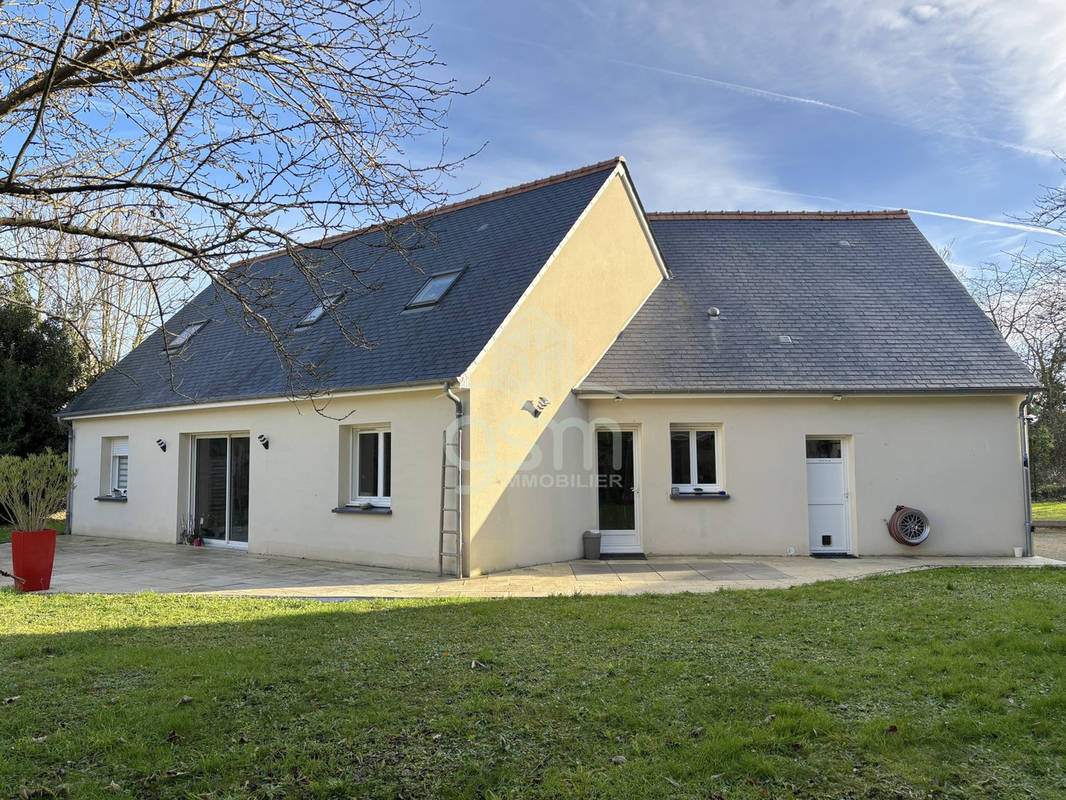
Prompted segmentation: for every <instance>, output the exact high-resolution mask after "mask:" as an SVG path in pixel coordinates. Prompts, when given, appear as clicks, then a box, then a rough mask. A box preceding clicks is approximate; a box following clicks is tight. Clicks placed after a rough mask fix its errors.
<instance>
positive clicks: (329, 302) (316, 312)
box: [296, 292, 344, 331]
mask: <svg viewBox="0 0 1066 800" xmlns="http://www.w3.org/2000/svg"><path fill="white" fill-rule="evenodd" d="M343 299H344V292H337V293H336V294H328V295H326V297H325V299H324V300H323V301H322V302H321V303H319V304H318V305H317V306H315V307H314V308H312V309H311V310H310V311H308V312H307V314H306V315H305V316H304V318H303V319H302V320H300V321H299V322H298V323H296V330H298V331H300V330H303V329H304V328H310V327H311V326H312V325H314V324H315V323H316V322H318V321H319V320H320V319H322V315H323V314H325V313H326V312H327V311H329V309H331V308H333V306H335V305H337V303H339V302H340V301H341V300H343Z"/></svg>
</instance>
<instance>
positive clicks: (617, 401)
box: [611, 394, 625, 403]
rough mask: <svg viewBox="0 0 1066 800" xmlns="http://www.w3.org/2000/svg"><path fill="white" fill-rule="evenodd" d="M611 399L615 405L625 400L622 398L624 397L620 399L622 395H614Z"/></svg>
mask: <svg viewBox="0 0 1066 800" xmlns="http://www.w3.org/2000/svg"><path fill="white" fill-rule="evenodd" d="M611 399H612V400H614V401H615V402H616V403H621V402H622V401H623V400H625V398H624V397H622V395H620V394H616V395H615V396H614V397H613V398H611Z"/></svg>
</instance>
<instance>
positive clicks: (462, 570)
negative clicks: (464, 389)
mask: <svg viewBox="0 0 1066 800" xmlns="http://www.w3.org/2000/svg"><path fill="white" fill-rule="evenodd" d="M444 394H445V395H447V397H448V399H449V400H451V401H452V402H453V403H454V404H455V426H456V435H457V439H456V441H458V442H459V443H460V444H459V447H457V448H456V453H455V457H456V458H457V459H458V464H457V465H456V466H457V468H456V470H455V487H456V489H455V495H456V496H455V503H456V508H457V509H458V511H457V512H456V513H457V516H458V519H457V520H456V522H457V528H458V531H459V535H458V536H457V537H456V538H457V539H459V540H462V538H463V446H462V441H463V438H462V435H463V401H462V400H460V399H459V396H458V395H457V394H456V393H455V392H454V391H452V382H451V381H445V382H444ZM445 441H447V438H446V439H445ZM445 449H447V448H445ZM442 491H443V490H442ZM441 527H442V528H443V527H444V509H443V507H442V508H441ZM457 550H458V552H459V553H461V554H464V555H461V556H460V561H459V565H458V572H459V574H460V575H465V574H466V565H465V564H464V563H462V562H463V561H464V560H465V552H466V548H465V547H463V546H462V543H461V541H460V542H458V543H457Z"/></svg>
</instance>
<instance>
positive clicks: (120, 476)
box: [105, 438, 130, 497]
mask: <svg viewBox="0 0 1066 800" xmlns="http://www.w3.org/2000/svg"><path fill="white" fill-rule="evenodd" d="M106 441H108V442H109V443H110V446H111V480H110V485H109V486H108V488H107V491H106V492H105V494H116V493H117V494H121V495H122V496H123V497H125V496H126V486H127V482H128V479H129V471H130V444H129V439H126V438H122V439H108V440H106Z"/></svg>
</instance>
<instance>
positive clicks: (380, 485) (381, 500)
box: [348, 425, 392, 508]
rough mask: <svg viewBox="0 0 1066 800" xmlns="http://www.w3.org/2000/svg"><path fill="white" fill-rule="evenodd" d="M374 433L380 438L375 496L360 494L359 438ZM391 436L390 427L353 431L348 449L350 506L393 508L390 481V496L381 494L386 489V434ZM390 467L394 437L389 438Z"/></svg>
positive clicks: (375, 426)
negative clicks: (368, 504)
mask: <svg viewBox="0 0 1066 800" xmlns="http://www.w3.org/2000/svg"><path fill="white" fill-rule="evenodd" d="M368 433H374V434H377V437H378V469H377V485H376V486H375V487H374V492H375V494H374V495H373V496H365V495H360V494H359V437H360V436H361V435H363V434H368ZM387 433H388V434H391V433H392V428H391V427H390V426H388V425H373V426H363V427H356V428H352V429H351V441H350V444H349V448H348V458H349V462H348V463H349V472H350V480H349V487H348V496H349V499H348V505H350V506H361V505H364V504H366V503H370V505H372V506H374V507H375V508H391V507H392V495H391V491H392V487H391V483H392V481H391V480H390V481H389V483H390V487H389V491H390V495H389V496H387V497H386V496H384V495H382V494H381V492H382V491H383V490H384V488H385V434H387ZM389 467H390V470H391V467H392V437H391V436H390V437H389ZM390 478H391V476H390Z"/></svg>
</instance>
